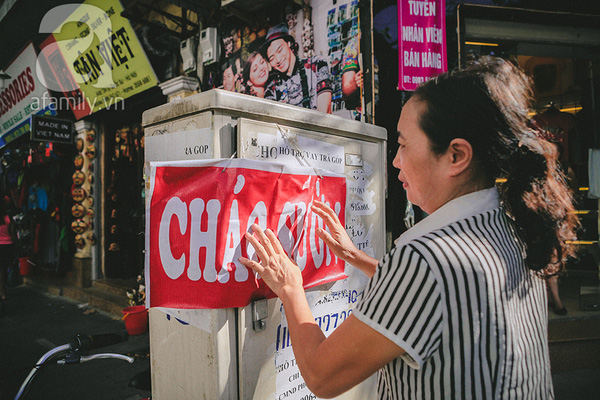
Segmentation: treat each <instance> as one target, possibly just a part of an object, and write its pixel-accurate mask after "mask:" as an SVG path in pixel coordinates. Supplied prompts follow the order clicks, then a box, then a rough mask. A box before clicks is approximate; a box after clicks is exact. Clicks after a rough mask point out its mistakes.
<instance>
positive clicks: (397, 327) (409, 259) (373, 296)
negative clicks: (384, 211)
mask: <svg viewBox="0 0 600 400" xmlns="http://www.w3.org/2000/svg"><path fill="white" fill-rule="evenodd" d="M441 302H442V296H441V294H440V290H439V287H438V284H437V281H436V279H435V277H434V275H433V273H432V271H431V269H430V268H429V266H428V265H427V263H426V262H425V260H424V259H423V257H422V256H421V255H420V254H419V253H418V252H417V251H416V250H415V249H414V248H413V247H412V246H411V245H410V244H408V245H405V246H402V247H401V248H394V249H393V250H392V251H391V252H390V254H389V255H388V256H386V257H385V258H384V259H383V260H382V261H381V264H380V266H379V268H378V270H377V272H376V273H375V275H374V276H373V278H372V279H371V281H370V282H369V284H368V286H367V288H366V289H365V295H364V297H363V299H362V300H361V301H360V302H359V304H358V305H357V307H356V309H355V310H354V315H355V316H356V317H357V318H358V319H359V320H360V321H362V322H364V323H365V324H367V325H368V326H370V327H371V328H373V329H375V330H376V331H378V332H379V333H381V334H382V335H384V336H385V337H387V338H388V339H390V340H391V341H392V342H394V343H396V344H397V345H398V346H400V347H401V348H402V349H404V351H406V353H407V354H406V355H404V356H403V357H402V358H403V359H404V360H405V361H406V362H407V364H409V365H410V366H411V367H413V368H415V369H419V368H420V367H422V365H423V363H424V362H425V361H426V360H427V359H428V358H429V357H431V355H432V354H433V353H434V351H435V350H436V349H437V348H438V347H439V344H440V341H441V337H442V329H443V327H442V319H443V312H442V304H441ZM407 356H408V357H407Z"/></svg>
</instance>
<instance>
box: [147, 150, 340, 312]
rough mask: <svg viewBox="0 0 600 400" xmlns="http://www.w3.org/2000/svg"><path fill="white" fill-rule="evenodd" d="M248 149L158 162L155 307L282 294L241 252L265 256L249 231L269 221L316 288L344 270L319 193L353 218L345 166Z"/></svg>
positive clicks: (242, 302)
mask: <svg viewBox="0 0 600 400" xmlns="http://www.w3.org/2000/svg"><path fill="white" fill-rule="evenodd" d="M319 174H320V175H316V174H315V171H313V170H312V169H308V168H304V167H289V166H286V165H281V164H272V163H267V162H264V161H253V160H245V159H233V160H224V161H223V160H221V161H219V160H209V161H195V162H185V163H182V162H177V163H155V164H153V169H152V173H151V188H150V192H151V195H150V201H149V203H148V204H149V210H148V213H147V236H146V240H147V242H146V251H147V258H146V267H147V269H146V270H147V274H148V279H147V280H146V282H148V283H149V285H148V289H147V293H148V296H149V304H150V306H151V307H175V308H228V307H243V306H246V305H248V304H249V303H250V302H251V301H252V300H254V299H260V298H265V297H266V298H270V297H274V294H273V293H272V292H271V291H270V290H269V288H268V287H267V286H266V285H265V283H264V282H263V281H262V280H261V279H260V278H259V277H257V276H256V275H255V274H254V272H253V271H252V270H249V269H247V268H246V267H245V266H243V265H242V264H241V263H240V262H239V261H238V258H239V257H240V256H243V257H247V258H253V259H255V260H256V259H257V256H256V254H255V252H254V249H253V247H252V246H251V245H250V244H249V243H248V242H247V240H246V239H245V238H244V233H245V232H251V229H250V227H251V226H252V224H253V223H256V224H258V225H259V226H260V227H261V228H263V229H266V228H269V229H271V230H273V232H275V234H276V235H277V236H278V237H279V240H280V241H281V243H282V245H283V247H284V249H285V250H286V252H287V253H288V255H290V256H291V258H292V259H293V260H294V261H295V262H296V263H297V264H298V266H299V268H300V269H301V270H302V275H303V277H304V287H305V288H309V287H313V286H317V285H321V284H324V283H327V282H331V281H334V280H338V279H343V278H345V277H346V276H345V275H344V262H343V261H342V260H339V259H338V258H337V257H335V256H334V255H333V253H332V252H331V251H330V250H329V249H328V248H327V247H326V246H325V243H324V242H323V241H322V240H321V239H320V238H319V237H318V236H317V233H316V230H317V228H319V227H320V228H325V226H324V223H323V221H322V220H321V218H319V217H318V216H317V215H316V214H314V213H312V212H311V211H310V206H311V204H312V202H313V200H314V199H318V200H321V201H324V202H326V203H329V204H330V206H331V207H332V208H333V209H334V210H336V213H337V214H338V216H339V218H340V221H342V223H343V221H344V215H345V203H346V179H345V177H344V176H343V175H337V174H335V175H334V174H330V173H325V172H324V171H319Z"/></svg>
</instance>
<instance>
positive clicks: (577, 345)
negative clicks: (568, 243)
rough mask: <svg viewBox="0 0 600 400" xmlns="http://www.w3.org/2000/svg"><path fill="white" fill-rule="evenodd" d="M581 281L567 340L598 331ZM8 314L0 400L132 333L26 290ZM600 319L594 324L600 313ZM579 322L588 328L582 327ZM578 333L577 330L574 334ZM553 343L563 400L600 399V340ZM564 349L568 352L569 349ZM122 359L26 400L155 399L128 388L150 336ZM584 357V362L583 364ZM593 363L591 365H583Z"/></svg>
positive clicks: (111, 319)
mask: <svg viewBox="0 0 600 400" xmlns="http://www.w3.org/2000/svg"><path fill="white" fill-rule="evenodd" d="M578 286H579V281H577V280H572V281H571V282H569V281H566V282H563V284H562V288H561V289H562V290H563V292H562V293H563V298H564V301H565V303H566V304H567V307H569V308H570V312H569V315H567V316H564V317H558V316H555V315H553V314H550V321H551V341H552V340H553V339H552V337H554V336H556V335H554V334H552V324H556V323H560V324H562V325H560V332H562V334H565V332H566V331H568V330H575V331H579V332H580V333H581V331H582V326H591V325H594V324H595V323H596V322H597V321H598V319H597V318H591V319H589V317H588V316H590V315H591V314H589V312H588V314H585V312H580V311H576V308H577V304H576V293H575V292H576V290H577V289H578ZM8 296H9V300H8V301H7V312H6V315H5V316H4V317H0V400H5V399H6V400H9V399H11V400H12V399H13V398H14V395H15V394H16V392H17V391H18V388H19V387H20V385H21V383H22V382H23V380H24V379H25V377H26V376H27V374H28V373H29V371H30V369H31V367H32V366H33V365H34V364H35V362H36V361H37V360H38V359H39V358H40V357H41V356H42V355H43V354H44V353H45V352H46V351H48V350H49V349H50V348H52V347H55V346H58V345H62V344H65V343H68V342H69V341H70V340H71V339H72V338H73V336H75V335H76V334H77V333H80V332H81V333H89V334H99V333H108V332H117V331H121V330H123V329H125V324H124V322H123V321H121V319H120V317H119V316H115V315H111V314H107V313H104V312H101V311H97V310H95V309H93V308H89V306H88V305H87V304H86V303H79V302H75V301H73V300H71V299H69V298H67V297H59V296H55V295H52V294H48V293H43V292H40V291H37V290H35V289H32V288H30V287H26V286H19V287H16V288H9V291H8ZM592 314H594V315H593V316H594V317H595V314H596V313H592ZM578 321H587V322H586V323H585V325H579V324H578ZM571 326H572V328H570V327H571ZM559 339H560V338H556V339H555V340H557V342H556V343H551V347H550V352H551V359H552V362H553V370H559V372H558V373H555V374H553V375H552V378H553V381H554V390H555V395H556V400H571V399H573V400H575V399H576V400H598V399H600V384H599V382H600V368H598V363H597V362H596V361H594V360H593V359H595V358H596V353H597V350H598V341H597V340H590V339H586V340H580V341H576V342H573V341H569V342H567V343H561V342H560V341H559ZM562 346H565V347H564V348H563V347H562ZM94 352H116V353H122V354H127V355H130V356H133V357H135V359H136V360H135V362H134V363H133V364H128V363H127V362H125V361H120V360H97V361H92V362H89V363H85V364H80V365H74V366H57V365H53V366H49V367H47V368H46V369H45V370H42V371H41V372H40V373H39V374H38V376H37V377H36V379H35V380H34V384H33V386H32V388H31V391H30V392H29V395H28V396H27V397H26V399H44V400H52V399H57V400H79V399H85V400H111V399H119V400H140V399H144V398H147V397H148V396H150V392H146V391H142V390H138V389H134V388H131V387H128V383H129V381H130V380H131V378H132V377H133V376H134V375H136V374H137V373H139V372H142V371H145V370H146V369H148V368H149V365H150V360H149V355H148V354H149V336H148V333H147V332H146V333H144V334H142V335H137V336H130V338H129V340H128V341H127V342H124V343H120V344H117V345H113V346H110V347H105V348H102V349H98V350H95V351H94ZM578 354H584V356H578ZM585 355H587V358H590V357H591V359H589V360H588V361H587V362H586V361H585V360H583V358H585V357H586V356H585Z"/></svg>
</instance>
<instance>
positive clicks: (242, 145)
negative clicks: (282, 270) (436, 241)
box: [142, 90, 387, 400]
mask: <svg viewBox="0 0 600 400" xmlns="http://www.w3.org/2000/svg"><path fill="white" fill-rule="evenodd" d="M142 123H143V126H144V131H145V155H146V162H151V161H174V160H186V159H187V160H195V159H211V158H229V157H232V156H235V157H240V158H251V159H256V160H263V161H265V162H277V163H289V164H292V165H305V166H306V165H310V166H314V167H317V168H321V169H328V170H331V171H333V172H338V173H341V174H345V175H346V178H347V179H346V184H347V199H346V230H347V232H348V233H349V235H350V237H351V238H352V240H353V241H354V243H355V244H356V246H357V247H358V248H360V249H361V250H363V251H365V252H367V253H368V254H370V255H371V256H373V257H376V258H381V257H383V255H384V252H385V243H386V241H385V209H384V205H385V198H384V194H385V189H386V188H385V181H386V173H385V168H386V142H385V140H386V137H387V134H386V131H385V129H383V128H381V127H377V126H374V125H369V124H365V123H362V122H358V121H352V120H347V119H343V118H341V117H338V116H333V115H328V114H323V113H321V112H318V111H313V110H308V109H304V108H300V107H296V106H290V105H287V104H282V103H277V102H274V101H270V100H264V99H259V98H256V97H251V96H247V95H243V94H237V93H232V92H227V91H223V90H211V91H208V92H204V93H200V94H197V95H193V96H189V97H186V98H184V99H183V100H181V101H177V102H174V103H170V104H166V105H163V106H159V107H156V108H154V109H151V110H148V111H146V112H144V114H143V118H142ZM294 150H297V151H294ZM298 151H300V152H308V153H311V152H315V153H319V154H326V155H327V156H323V157H318V158H315V159H312V160H307V159H304V158H303V157H299V156H298V154H299V152H298ZM340 159H341V160H343V162H340ZM332 160H335V162H334V161H332ZM307 163H308V164H307ZM147 198H148V197H147ZM150 229H151V228H150ZM346 274H347V275H348V278H347V279H344V280H340V281H336V282H333V283H329V284H326V285H321V286H318V287H316V288H313V289H309V290H307V292H306V295H307V299H308V301H309V304H310V306H311V310H312V313H313V315H314V317H315V320H316V321H317V322H318V323H319V325H320V326H321V329H322V330H323V331H324V332H325V334H326V335H329V334H330V333H331V332H332V331H333V330H334V329H335V328H336V327H337V326H338V325H339V324H341V323H342V322H343V321H344V319H346V318H347V317H348V315H349V314H351V313H352V308H353V307H354V305H355V304H356V302H357V301H358V300H359V299H360V297H361V296H362V294H363V290H364V287H365V286H366V284H367V282H368V278H367V277H366V276H365V275H364V274H363V273H362V272H360V271H358V270H357V269H355V268H354V267H352V266H350V265H346ZM282 309H283V307H282V305H281V301H280V300H279V299H271V300H261V301H258V302H254V303H253V304H250V305H248V306H247V307H243V308H237V309H235V308H234V309H217V310H184V309H155V308H153V309H151V310H150V353H151V359H152V397H153V398H154V399H157V400H167V399H168V400H174V399H191V398H208V399H223V400H224V399H256V400H266V399H280V398H285V399H287V400H292V399H308V398H314V397H311V396H313V395H312V394H311V393H310V391H309V390H308V388H306V386H305V385H304V382H303V380H302V377H301V375H300V372H299V370H298V367H297V365H296V363H295V359H294V354H293V352H292V347H291V342H290V338H289V333H288V329H287V323H286V319H285V315H284V313H283V310H282ZM375 394H376V389H375V379H374V377H371V378H369V379H367V381H365V382H363V383H362V384H361V385H359V386H357V387H356V388H354V389H352V390H351V391H349V392H347V393H345V394H344V395H342V396H340V397H339V399H349V400H350V399H355V400H358V399H360V400H364V399H371V398H375Z"/></svg>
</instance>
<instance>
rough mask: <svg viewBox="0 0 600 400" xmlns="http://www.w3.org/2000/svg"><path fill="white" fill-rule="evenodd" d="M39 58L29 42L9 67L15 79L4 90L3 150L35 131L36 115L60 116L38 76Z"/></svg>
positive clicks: (0, 94) (0, 110) (0, 99)
mask: <svg viewBox="0 0 600 400" xmlns="http://www.w3.org/2000/svg"><path fill="white" fill-rule="evenodd" d="M36 59H37V53H36V52H35V49H34V47H33V44H32V43H29V44H28V45H27V46H26V47H25V48H24V49H23V50H22V51H21V53H19V55H18V56H17V57H16V58H15V59H14V61H13V62H12V63H11V64H10V65H9V66H8V68H6V73H7V74H8V75H10V76H11V78H12V79H10V80H8V81H7V85H6V87H4V88H2V89H0V148H1V147H4V146H6V145H7V144H8V143H10V142H12V141H13V140H15V139H16V138H18V137H20V136H21V135H23V134H25V133H27V132H29V131H30V130H31V122H30V119H31V118H30V117H31V116H32V115H36V114H44V115H56V111H55V109H54V107H53V105H52V104H50V102H49V101H47V100H48V99H49V97H50V96H49V94H48V90H47V89H46V87H45V86H44V85H43V83H42V82H41V81H40V79H39V78H38V76H37V74H36V73H35V71H36V68H35V65H36ZM44 100H46V101H44Z"/></svg>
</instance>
